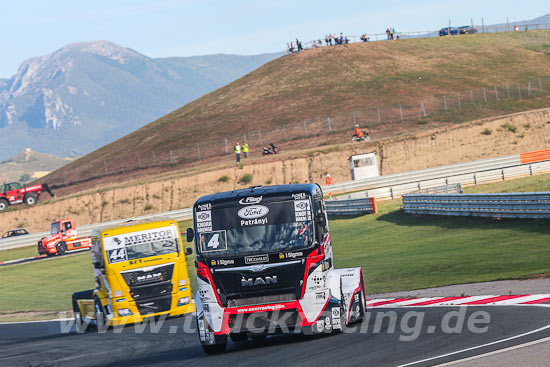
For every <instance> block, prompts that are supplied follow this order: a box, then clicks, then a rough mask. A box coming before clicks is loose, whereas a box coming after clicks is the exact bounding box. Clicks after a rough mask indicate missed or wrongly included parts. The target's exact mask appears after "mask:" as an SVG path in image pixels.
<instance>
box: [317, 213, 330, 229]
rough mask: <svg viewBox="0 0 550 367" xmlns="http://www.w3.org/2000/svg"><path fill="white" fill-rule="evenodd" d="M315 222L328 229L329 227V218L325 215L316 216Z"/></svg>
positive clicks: (318, 214)
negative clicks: (327, 226)
mask: <svg viewBox="0 0 550 367" xmlns="http://www.w3.org/2000/svg"><path fill="white" fill-rule="evenodd" d="M315 221H316V222H317V223H318V224H319V225H320V226H323V227H326V225H327V218H326V217H325V214H324V213H317V214H315Z"/></svg>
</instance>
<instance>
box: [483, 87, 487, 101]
mask: <svg viewBox="0 0 550 367" xmlns="http://www.w3.org/2000/svg"><path fill="white" fill-rule="evenodd" d="M483 100H485V103H487V90H486V89H485V88H483Z"/></svg>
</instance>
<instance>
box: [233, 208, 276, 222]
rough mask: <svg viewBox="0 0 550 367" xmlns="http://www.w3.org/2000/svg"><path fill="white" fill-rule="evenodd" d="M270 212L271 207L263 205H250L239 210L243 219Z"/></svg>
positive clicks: (257, 216)
mask: <svg viewBox="0 0 550 367" xmlns="http://www.w3.org/2000/svg"><path fill="white" fill-rule="evenodd" d="M267 213H269V208H268V207H267V206H263V205H249V206H246V207H244V208H242V209H240V210H239V212H238V213H237V215H238V216H239V217H241V218H243V219H254V218H260V217H263V216H265V215H267Z"/></svg>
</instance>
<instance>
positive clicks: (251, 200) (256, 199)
mask: <svg viewBox="0 0 550 367" xmlns="http://www.w3.org/2000/svg"><path fill="white" fill-rule="evenodd" d="M260 201H262V196H258V197H253V196H249V197H247V198H243V199H241V200H239V204H241V205H250V204H258V203H259V202H260Z"/></svg>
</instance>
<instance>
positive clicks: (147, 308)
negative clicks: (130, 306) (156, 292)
mask: <svg viewBox="0 0 550 367" xmlns="http://www.w3.org/2000/svg"><path fill="white" fill-rule="evenodd" d="M171 305H172V295H168V296H163V297H156V298H149V299H144V300H142V301H136V306H137V308H138V310H139V313H140V314H141V315H148V314H152V313H157V312H164V311H169V310H170V306H171Z"/></svg>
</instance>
